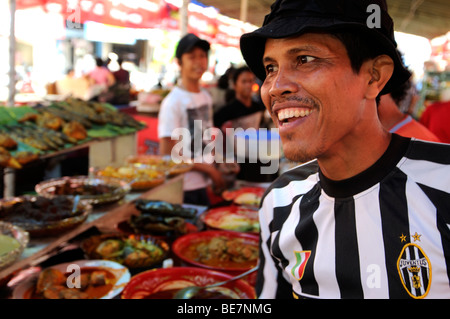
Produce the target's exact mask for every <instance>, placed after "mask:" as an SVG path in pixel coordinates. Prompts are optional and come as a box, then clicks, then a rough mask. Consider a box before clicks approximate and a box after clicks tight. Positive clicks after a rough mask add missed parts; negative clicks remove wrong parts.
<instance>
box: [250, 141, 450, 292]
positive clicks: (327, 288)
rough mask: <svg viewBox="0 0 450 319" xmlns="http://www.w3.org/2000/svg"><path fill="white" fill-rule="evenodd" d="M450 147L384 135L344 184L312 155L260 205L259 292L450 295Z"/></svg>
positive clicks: (282, 178)
mask: <svg viewBox="0 0 450 319" xmlns="http://www.w3.org/2000/svg"><path fill="white" fill-rule="evenodd" d="M449 164H450V145H447V144H439V143H432V142H425V141H420V140H415V139H409V138H404V137H400V136H398V135H396V134H392V141H391V143H390V145H389V147H388V149H387V150H386V152H385V153H384V155H383V156H382V157H381V158H380V159H379V160H378V161H377V162H376V163H375V164H374V165H372V166H371V167H370V168H368V169H367V170H366V171H364V172H362V173H360V174H358V175H357V176H354V177H352V178H349V179H347V180H343V181H332V180H329V179H327V178H326V177H325V176H324V175H323V174H322V173H321V171H320V169H319V166H318V164H317V161H311V162H308V163H306V164H303V165H300V166H298V167H295V168H293V169H291V170H289V171H287V172H286V173H284V174H283V175H281V176H280V177H279V178H278V179H277V180H276V181H275V182H274V183H273V184H272V185H271V186H270V187H269V188H268V189H267V191H266V193H265V195H264V197H263V200H262V203H261V208H260V213H259V214H260V224H261V253H260V270H259V272H258V281H257V286H256V291H257V294H258V296H259V298H291V297H292V296H293V297H294V298H327V299H334V298H415V299H419V298H441V299H446V298H450V228H449V227H450V165H449Z"/></svg>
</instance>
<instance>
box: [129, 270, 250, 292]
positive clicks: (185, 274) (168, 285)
mask: <svg viewBox="0 0 450 319" xmlns="http://www.w3.org/2000/svg"><path fill="white" fill-rule="evenodd" d="M230 278H232V276H231V275H228V274H225V273H221V272H218V271H214V270H210V269H203V268H196V267H172V268H159V269H152V270H147V271H144V272H142V273H139V274H138V275H135V276H133V277H132V278H131V280H130V281H129V282H128V283H127V285H126V286H125V288H124V290H123V291H122V294H121V298H122V299H143V298H146V297H147V296H149V295H151V294H154V293H158V292H161V291H169V290H173V289H181V288H184V287H187V286H192V285H196V286H205V285H208V284H213V283H216V282H220V281H225V280H228V279H230ZM223 287H226V288H228V289H230V290H231V291H232V292H234V293H235V294H236V296H237V297H238V298H239V299H255V298H256V294H255V290H254V288H253V287H252V286H250V285H249V284H248V283H246V282H245V281H243V280H240V279H238V280H235V281H232V282H229V283H227V284H225V285H223ZM236 296H235V297H236ZM159 299H165V298H159Z"/></svg>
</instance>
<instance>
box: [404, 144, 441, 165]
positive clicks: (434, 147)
mask: <svg viewBox="0 0 450 319" xmlns="http://www.w3.org/2000/svg"><path fill="white" fill-rule="evenodd" d="M405 157H406V158H407V159H410V160H421V161H427V162H433V163H437V164H443V165H450V144H446V143H437V142H430V141H423V140H418V139H414V138H413V139H411V145H410V147H409V149H408V151H407V152H406V154H405Z"/></svg>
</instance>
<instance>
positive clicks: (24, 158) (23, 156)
mask: <svg viewBox="0 0 450 319" xmlns="http://www.w3.org/2000/svg"><path fill="white" fill-rule="evenodd" d="M14 158H15V159H16V160H17V161H18V162H19V164H20V165H25V164H27V163H30V162H32V161H35V160H37V159H38V158H39V155H38V154H36V153H32V152H29V151H21V152H18V153H16V155H14Z"/></svg>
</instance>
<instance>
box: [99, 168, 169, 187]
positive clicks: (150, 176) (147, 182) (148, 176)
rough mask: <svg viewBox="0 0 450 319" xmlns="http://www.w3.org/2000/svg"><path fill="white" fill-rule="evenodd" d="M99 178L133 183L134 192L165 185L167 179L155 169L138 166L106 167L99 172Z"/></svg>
mask: <svg viewBox="0 0 450 319" xmlns="http://www.w3.org/2000/svg"><path fill="white" fill-rule="evenodd" d="M96 174H97V176H105V177H114V178H119V179H122V180H125V181H127V182H132V183H131V185H130V186H131V188H132V189H133V190H143V189H149V188H152V187H155V186H158V185H161V184H162V183H164V181H165V179H166V177H165V174H164V173H163V172H160V171H157V170H155V169H153V168H147V167H138V166H133V165H130V166H119V167H114V166H106V167H105V168H103V169H100V170H98V171H97V173H96Z"/></svg>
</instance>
